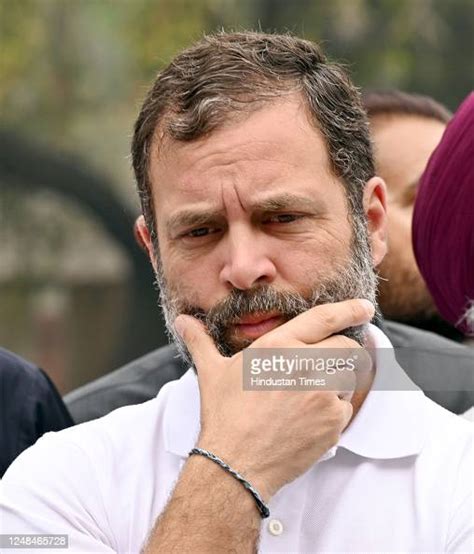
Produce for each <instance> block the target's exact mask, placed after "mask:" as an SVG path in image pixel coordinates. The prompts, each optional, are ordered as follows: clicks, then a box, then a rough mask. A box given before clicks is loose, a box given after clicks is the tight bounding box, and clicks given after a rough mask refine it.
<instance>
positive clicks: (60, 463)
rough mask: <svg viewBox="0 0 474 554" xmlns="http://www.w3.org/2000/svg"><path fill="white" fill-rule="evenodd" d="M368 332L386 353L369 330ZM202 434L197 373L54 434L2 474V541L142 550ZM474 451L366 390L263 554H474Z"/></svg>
mask: <svg viewBox="0 0 474 554" xmlns="http://www.w3.org/2000/svg"><path fill="white" fill-rule="evenodd" d="M371 336H372V339H373V341H374V342H375V345H376V346H377V347H382V348H390V347H391V345H390V343H389V341H388V339H387V338H386V337H385V335H384V334H383V333H382V332H381V331H380V330H378V329H377V328H375V327H373V326H371ZM384 371H386V369H385V368H383V367H378V366H377V370H376V377H375V382H376V381H377V379H378V378H379V376H380V375H382V374H383V372H384ZM390 371H398V372H402V370H401V368H399V366H398V365H396V364H394V365H393V366H391V368H390ZM446 371H449V368H448V367H447V368H446ZM375 382H374V387H373V388H376V385H375ZM198 430H199V390H198V386H197V379H196V377H195V375H194V372H193V371H192V370H191V369H190V370H189V371H188V372H187V373H186V374H185V375H184V376H183V377H182V378H181V379H180V380H179V381H174V382H171V383H168V384H167V385H165V386H164V387H163V388H162V389H161V391H160V393H159V394H158V396H157V398H155V399H153V400H150V401H149V402H146V403H144V404H141V405H138V406H129V407H125V408H121V409H118V410H116V411H114V412H113V413H111V414H109V415H107V416H106V417H103V418H101V419H98V420H95V421H92V422H89V423H85V424H82V425H79V426H77V427H73V428H71V429H67V430H64V431H61V432H59V433H48V434H47V435H46V436H45V437H44V438H42V439H40V440H39V441H38V443H37V444H36V445H35V446H33V447H31V448H30V449H28V450H27V451H26V452H24V453H23V454H22V455H21V456H20V457H19V458H18V459H17V460H16V461H15V462H14V463H13V465H12V466H11V468H10V469H9V470H8V471H7V473H6V474H5V477H4V479H3V482H2V483H1V501H2V503H3V506H2V514H1V523H0V524H1V526H2V529H1V533H9V534H14V533H30V534H31V533H42V534H48V535H50V534H53V533H59V534H67V535H68V536H69V550H68V551H69V552H71V551H73V552H120V553H125V552H130V553H134V554H138V552H140V549H141V548H142V546H143V545H144V542H145V540H146V538H147V535H148V534H149V532H150V530H151V528H152V527H153V524H154V522H155V520H156V518H157V516H158V515H159V514H160V512H161V511H162V510H163V509H164V508H165V505H166V502H167V499H168V497H169V495H170V494H171V493H172V490H173V488H174V484H175V482H176V480H177V478H178V476H179V472H180V469H181V468H182V466H183V464H184V462H185V460H186V457H187V454H188V452H189V450H190V449H191V448H192V447H193V445H194V443H195V440H196V438H197V434H198ZM472 444H473V433H472V425H471V424H470V423H469V422H467V421H465V420H463V419H461V418H459V417H457V416H455V415H453V414H451V413H449V412H448V411H446V410H444V409H443V408H441V407H440V406H438V405H436V404H434V403H433V402H432V401H431V400H429V399H427V398H426V397H425V396H424V394H423V393H422V392H420V391H403V392H400V391H397V392H387V391H377V390H372V391H371V392H370V393H369V395H368V396H367V398H366V400H365V402H364V404H363V406H362V408H361V409H360V411H359V413H358V414H357V416H356V418H355V419H354V421H353V422H352V423H351V425H350V426H349V427H348V428H347V430H346V431H345V432H344V433H343V434H342V437H341V440H340V442H339V444H338V447H337V448H336V449H334V451H335V452H333V453H334V455H333V456H332V457H330V456H327V457H326V459H325V460H324V461H319V462H318V463H315V464H314V465H313V466H312V467H311V468H310V469H309V470H308V471H307V472H306V473H305V474H304V475H302V476H300V477H299V478H298V479H296V480H295V481H293V482H292V483H290V484H288V485H286V486H285V487H283V488H282V489H280V491H278V493H277V494H276V495H275V496H274V497H273V498H272V499H271V501H270V503H269V507H270V512H271V515H270V517H269V518H268V519H265V520H262V526H261V534H260V546H259V552H284V553H290V552H304V553H310V552H345V553H347V552H377V553H380V552H430V553H431V552H471V553H472V552H474V542H473V541H474V537H473V533H474V532H473V527H474V523H473V507H472V485H473V468H474V465H473V460H472ZM217 454H218V453H217ZM209 463H212V462H209ZM236 469H237V470H238V468H236ZM222 479H232V477H231V476H230V475H226V474H225V473H224V472H222ZM244 493H245V494H248V493H247V492H246V491H242V494H244ZM55 551H56V550H55Z"/></svg>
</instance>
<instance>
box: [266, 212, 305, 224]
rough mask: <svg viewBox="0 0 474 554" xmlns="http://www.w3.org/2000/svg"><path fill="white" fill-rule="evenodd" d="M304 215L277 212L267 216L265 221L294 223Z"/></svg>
mask: <svg viewBox="0 0 474 554" xmlns="http://www.w3.org/2000/svg"><path fill="white" fill-rule="evenodd" d="M302 217H303V216H302V215H299V214H275V215H272V216H270V217H268V218H266V219H265V221H264V223H293V221H296V220H298V219H301V218H302Z"/></svg>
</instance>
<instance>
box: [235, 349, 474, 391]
mask: <svg viewBox="0 0 474 554" xmlns="http://www.w3.org/2000/svg"><path fill="white" fill-rule="evenodd" d="M463 356H464V357H465V358H466V357H467V358H466V360H465V362H464V363H465V365H466V367H467V366H469V365H472V371H469V372H466V375H465V378H463V379H462V381H461V382H460V380H459V378H458V379H454V378H453V377H452V375H451V373H450V371H449V369H450V367H451V365H452V364H453V363H460V361H459V360H460V353H459V348H458V349H455V348H430V346H429V345H423V348H411V347H410V348H339V349H323V348H315V347H306V348H279V349H276V348H252V347H249V348H246V349H245V350H244V351H243V388H244V390H328V391H341V390H342V391H355V390H363V389H367V388H370V390H372V391H416V390H419V389H420V388H421V389H422V390H423V391H424V392H460V391H462V393H463V394H466V392H468V391H474V354H472V355H471V354H470V353H464V354H463ZM463 359H464V358H463Z"/></svg>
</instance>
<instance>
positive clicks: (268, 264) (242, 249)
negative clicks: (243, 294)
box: [220, 229, 277, 290]
mask: <svg viewBox="0 0 474 554" xmlns="http://www.w3.org/2000/svg"><path fill="white" fill-rule="evenodd" d="M226 242H227V244H226V245H225V249H226V251H225V254H224V255H225V262H224V266H223V268H222V271H221V273H220V279H221V281H222V282H223V283H224V284H225V285H226V286H230V287H235V288H238V289H241V290H246V289H250V288H252V287H254V286H255V285H256V284H257V283H259V284H270V283H272V282H273V280H274V279H275V277H276V274H277V269H276V267H275V264H274V262H273V260H272V259H271V257H270V252H269V251H268V244H266V241H265V237H262V236H259V233H258V232H252V231H250V230H248V229H246V230H244V229H240V230H239V231H238V232H237V231H230V232H229V235H228V241H226Z"/></svg>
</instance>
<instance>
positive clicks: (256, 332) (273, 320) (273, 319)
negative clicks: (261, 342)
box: [234, 313, 284, 339]
mask: <svg viewBox="0 0 474 554" xmlns="http://www.w3.org/2000/svg"><path fill="white" fill-rule="evenodd" d="M282 323H284V318H283V317H282V316H281V315H280V314H278V313H276V314H256V315H248V316H245V317H242V318H241V319H239V321H238V322H237V323H235V324H234V329H235V330H236V332H237V334H238V335H240V336H243V337H245V338H249V339H258V337H261V336H262V335H264V334H265V333H268V332H269V331H271V330H272V329H275V327H278V326H279V325H281V324H282Z"/></svg>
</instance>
